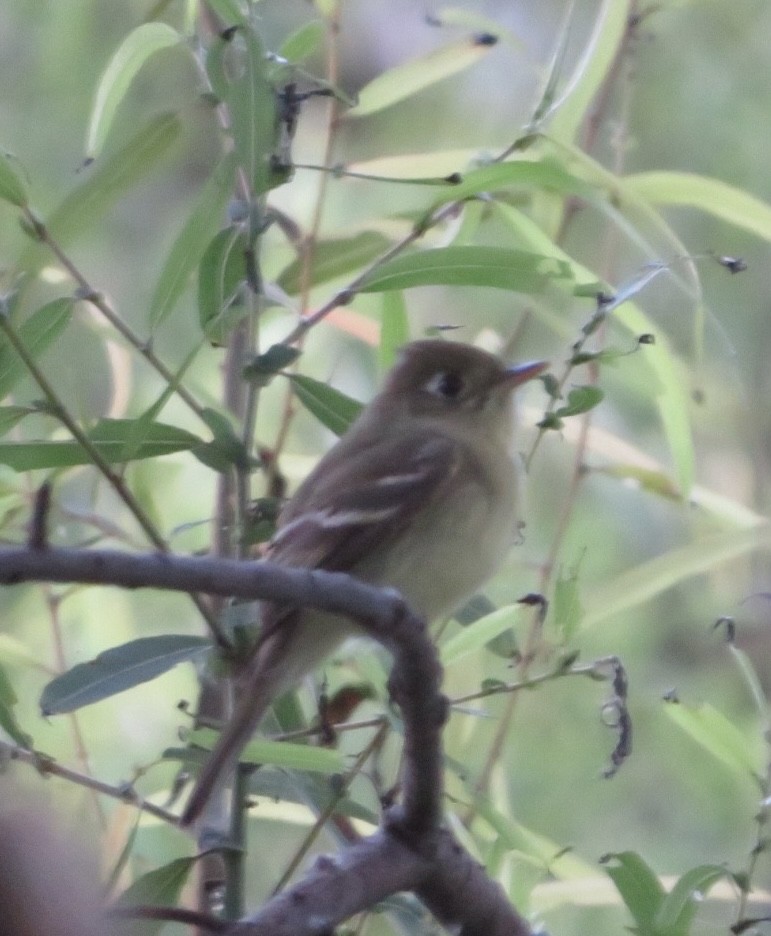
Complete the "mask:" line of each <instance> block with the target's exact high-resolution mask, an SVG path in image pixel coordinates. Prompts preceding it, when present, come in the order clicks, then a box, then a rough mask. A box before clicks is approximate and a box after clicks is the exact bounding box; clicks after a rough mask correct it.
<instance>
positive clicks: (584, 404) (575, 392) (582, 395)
mask: <svg viewBox="0 0 771 936" xmlns="http://www.w3.org/2000/svg"><path fill="white" fill-rule="evenodd" d="M604 396H605V394H604V393H603V391H602V390H601V389H600V388H599V387H595V386H591V385H588V386H585V387H573V389H572V390H571V391H570V392H569V393H568V399H567V402H566V403H565V405H564V406H560V407H559V409H557V410H556V411H555V413H554V415H555V416H557V417H558V418H559V417H562V416H579V415H580V414H581V413H588V412H589V410H593V409H594V408H595V407H596V406H599V404H600V403H601V402H602V400H603V397H604Z"/></svg>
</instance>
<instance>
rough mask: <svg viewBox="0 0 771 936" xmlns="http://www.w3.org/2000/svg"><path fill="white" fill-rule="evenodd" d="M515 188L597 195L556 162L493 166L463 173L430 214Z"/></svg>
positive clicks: (449, 187) (544, 160) (515, 161)
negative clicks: (444, 206) (481, 195)
mask: <svg viewBox="0 0 771 936" xmlns="http://www.w3.org/2000/svg"><path fill="white" fill-rule="evenodd" d="M515 186H526V187H527V188H536V189H539V190H546V191H551V192H559V193H560V194H562V195H577V196H589V194H591V193H593V192H595V190H594V189H593V188H592V187H591V186H590V185H589V184H588V183H587V182H585V181H584V180H583V179H579V178H578V177H577V176H574V175H571V174H570V173H569V172H566V171H565V169H564V168H563V167H562V166H560V165H559V164H558V163H557V162H556V161H555V160H547V159H541V160H537V161H533V160H527V159H517V160H511V161H509V162H502V163H491V164H490V165H488V166H482V167H480V168H479V169H472V170H471V171H469V172H464V173H463V178H462V179H461V181H460V182H459V183H458V184H457V185H448V186H447V188H446V189H445V191H444V192H443V193H442V196H441V197H440V198H439V199H438V200H437V201H436V202H435V204H434V205H433V207H432V209H431V210H432V211H434V210H436V208H438V207H439V206H440V205H442V204H445V203H446V202H451V201H460V200H461V199H463V198H469V197H471V196H472V195H478V194H479V193H480V192H497V191H500V190H501V189H508V188H513V187H515Z"/></svg>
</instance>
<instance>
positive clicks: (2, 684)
mask: <svg viewBox="0 0 771 936" xmlns="http://www.w3.org/2000/svg"><path fill="white" fill-rule="evenodd" d="M18 701H19V700H18V698H17V696H16V693H15V692H14V690H13V686H12V685H11V681H10V679H9V678H8V675H7V674H6V672H5V670H4V669H3V668H2V666H0V728H2V729H3V731H5V732H6V734H7V735H8V736H9V737H10V738H11V739H12V740H13V741H15V742H16V744H18V745H20V746H21V747H23V748H30V747H32V738H31V737H30V735H28V734H27V733H26V731H24V730H23V729H22V727H21V725H20V724H19V722H18V721H17V719H16V714H15V713H14V711H13V710H14V708H15V706H16V703H17V702H18Z"/></svg>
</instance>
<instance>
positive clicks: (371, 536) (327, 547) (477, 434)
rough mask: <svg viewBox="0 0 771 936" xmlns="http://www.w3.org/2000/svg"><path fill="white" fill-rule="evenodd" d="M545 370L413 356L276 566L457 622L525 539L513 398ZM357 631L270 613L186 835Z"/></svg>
mask: <svg viewBox="0 0 771 936" xmlns="http://www.w3.org/2000/svg"><path fill="white" fill-rule="evenodd" d="M545 366H546V365H545V363H544V362H541V361H539V362H534V363H529V364H522V365H519V366H517V367H507V366H506V365H504V364H503V363H502V362H501V361H500V360H499V359H498V358H496V357H494V356H493V355H491V354H488V353H487V352H485V351H481V350H480V349H478V348H474V347H471V346H470V345H464V344H456V343H452V342H448V341H441V340H426V341H416V342H414V343H412V344H410V345H407V346H406V347H405V348H404V349H403V350H402V352H401V354H400V357H399V359H398V361H397V363H396V365H395V366H394V367H393V369H392V370H391V372H390V373H389V374H388V377H387V378H386V381H385V385H384V388H383V390H382V391H381V392H380V393H379V394H378V395H377V396H376V397H375V399H374V400H373V401H372V402H371V403H370V404H369V406H367V407H366V409H364V410H363V412H362V413H361V415H360V416H359V418H358V419H357V420H356V422H355V423H354V425H353V426H352V427H351V428H350V429H349V431H348V432H347V433H346V434H345V436H343V438H342V439H341V440H340V441H339V442H338V443H337V445H335V446H334V448H332V449H331V450H330V451H329V452H328V453H327V454H326V455H325V456H324V457H323V458H322V459H321V461H320V462H319V463H318V465H317V466H316V468H315V469H314V470H313V471H312V472H311V474H310V475H309V476H308V477H307V478H306V480H305V481H304V482H303V484H302V485H301V486H300V487H299V489H298V490H297V493H296V494H295V495H294V497H292V499H291V500H290V501H289V502H288V503H287V505H286V507H285V508H284V510H283V511H282V513H281V516H280V518H279V523H278V530H277V532H276V535H275V537H274V538H273V540H272V542H271V544H270V547H269V550H268V553H267V557H266V558H268V559H270V560H271V561H272V562H277V563H280V564H282V565H288V566H300V567H306V568H311V569H325V570H327V571H333V572H349V573H350V574H351V575H354V576H356V578H359V579H362V580H363V581H365V582H368V583H370V584H372V585H383V586H390V587H392V588H395V589H397V590H398V591H399V592H401V594H402V596H403V597H404V598H405V600H406V601H407V603H408V604H409V605H410V607H411V608H412V609H413V610H414V611H416V612H417V613H418V614H420V615H422V616H424V617H425V618H426V619H427V620H431V619H433V618H436V617H439V616H440V615H442V614H447V613H449V612H451V611H453V610H454V609H455V608H457V606H458V605H459V604H460V603H461V602H462V601H463V600H464V599H465V598H467V597H468V596H469V595H470V594H471V593H472V592H474V591H475V590H476V589H477V588H479V586H480V585H482V584H483V583H484V582H485V581H486V580H487V579H488V578H489V577H490V576H491V575H492V574H493V572H494V571H495V570H496V568H497V567H498V565H499V563H500V562H501V561H502V559H503V558H504V556H505V555H506V552H507V550H508V548H509V546H510V545H511V543H512V542H513V540H514V536H515V532H516V526H517V520H518V519H519V512H518V510H519V500H520V498H519V473H520V469H519V458H518V455H517V453H516V452H515V451H514V442H515V417H514V408H513V392H514V390H515V389H516V388H517V387H519V386H520V385H521V384H522V383H524V382H525V381H526V380H529V379H530V378H532V377H535V376H537V375H538V374H540V373H541V371H543V370H544V368H545ZM355 630H356V628H355V625H354V624H353V623H352V622H351V621H348V620H345V619H342V618H339V617H335V616H334V615H331V614H328V613H324V612H320V611H311V610H306V609H303V608H297V607H290V606H286V605H277V604H275V603H265V604H264V605H263V607H262V630H261V634H260V637H259V640H258V642H257V645H256V648H255V650H254V654H253V657H252V659H251V661H250V662H249V663H248V664H247V666H246V668H245V671H244V673H243V675H242V676H241V678H240V680H239V682H238V686H237V693H238V698H237V701H236V705H235V711H234V713H233V716H232V717H231V718H230V720H229V721H228V722H227V723H226V724H225V726H224V728H223V730H222V733H221V735H220V737H219V740H218V741H217V744H216V745H215V747H214V749H213V750H212V752H211V755H210V757H209V759H208V760H207V761H206V763H205V764H204V766H203V768H202V770H201V772H200V774H199V776H198V779H197V781H196V784H195V787H194V789H193V792H192V794H191V796H190V799H189V800H188V802H187V805H186V807H185V809H184V812H183V813H182V817H181V823H182V825H189V824H190V823H192V822H194V821H195V820H196V819H197V818H198V816H199V815H200V814H201V811H202V809H203V808H204V806H205V804H206V802H207V801H208V799H209V797H210V796H211V794H212V791H213V790H214V788H215V786H216V785H217V784H218V782H219V779H220V777H221V775H222V774H223V771H226V770H231V769H233V768H234V767H235V765H236V763H237V760H238V756H239V754H240V752H241V750H242V749H243V747H244V745H245V744H246V743H247V741H248V740H249V737H250V735H251V734H252V732H253V731H254V730H255V728H256V727H257V725H258V723H259V722H260V720H261V719H262V716H263V715H264V714H265V712H266V710H267V709H268V707H269V706H270V704H271V702H273V700H274V699H276V697H277V696H279V695H280V694H281V693H282V692H284V691H286V690H288V689H290V688H292V686H294V685H296V684H297V683H298V682H299V681H300V680H301V679H302V677H303V676H304V675H305V674H306V673H308V672H310V671H311V670H312V669H313V668H314V667H316V666H317V665H318V664H319V663H321V661H323V660H324V658H325V657H327V656H328V655H329V654H330V653H331V652H332V651H333V650H334V649H335V647H337V646H338V645H339V644H340V643H341V642H342V641H343V640H344V639H345V638H346V637H347V636H349V635H351V634H353V633H355Z"/></svg>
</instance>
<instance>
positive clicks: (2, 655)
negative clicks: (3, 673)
mask: <svg viewBox="0 0 771 936" xmlns="http://www.w3.org/2000/svg"><path fill="white" fill-rule="evenodd" d="M0 660H2V661H4V662H5V663H10V664H11V665H13V666H29V667H31V668H33V669H36V668H38V667H41V666H42V664H41V663H40V662H39V661H38V660H37V659H35V657H34V656H33V655H32V654H31V653H30V651H29V650H28V649H27V648H26V647H25V645H24V644H23V643H22V642H21V641H20V640H17V639H16V638H15V637H11V635H10V634H0Z"/></svg>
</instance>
